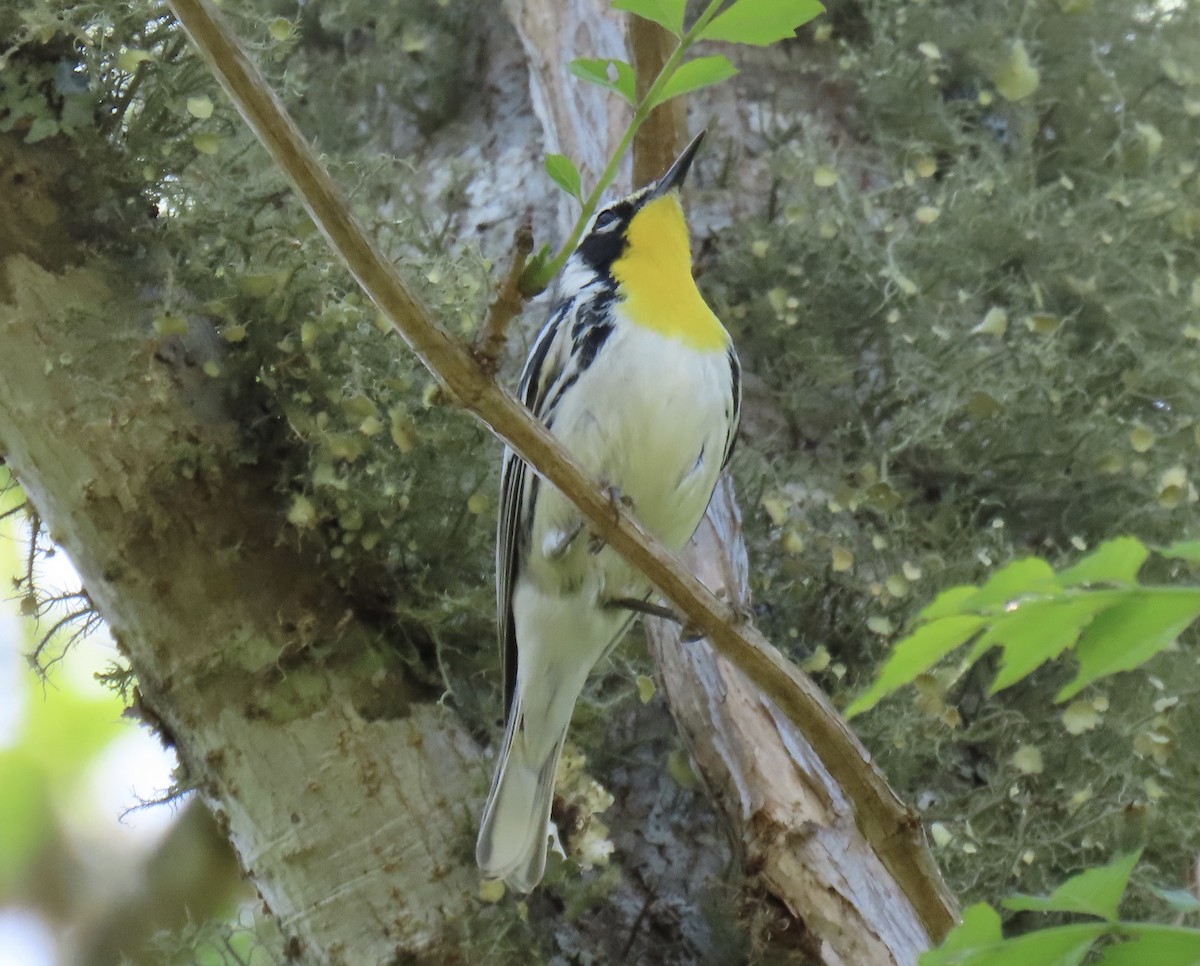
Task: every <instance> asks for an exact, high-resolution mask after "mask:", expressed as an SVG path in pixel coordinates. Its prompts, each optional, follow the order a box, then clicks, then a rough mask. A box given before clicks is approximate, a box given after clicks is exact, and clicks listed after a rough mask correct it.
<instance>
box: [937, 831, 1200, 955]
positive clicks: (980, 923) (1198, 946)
mask: <svg viewBox="0 0 1200 966" xmlns="http://www.w3.org/2000/svg"><path fill="white" fill-rule="evenodd" d="M1138 857H1139V853H1138V852H1133V853H1130V854H1129V855H1126V856H1123V857H1121V858H1118V859H1116V860H1115V861H1113V862H1111V863H1110V864H1108V865H1105V866H1100V867H1098V868H1093V869H1086V870H1084V871H1083V872H1081V873H1079V874H1078V875H1076V876H1073V877H1072V878H1070V879H1068V880H1067V881H1066V882H1064V883H1063V884H1062V885H1060V886H1059V887H1058V888H1057V889H1055V890H1054V892H1053V893H1052V894H1051V895H1049V896H1045V897H1034V896H1013V897H1011V898H1009V899H1005V900H1004V903H1003V905H1004V907H1005V908H1007V909H1011V910H1016V911H1035V912H1052V913H1074V914H1080V915H1085V916H1095V917H1097V918H1099V919H1101V920H1103V922H1099V923H1080V924H1075V925H1066V926H1056V927H1050V928H1046V929H1039V930H1036V931H1033V932H1030V933H1027V934H1026V935H1023V936H1018V937H1015V938H1008V939H1005V938H1003V936H1002V933H1001V926H1000V916H999V915H998V914H997V913H996V911H995V910H994V909H993V908H992V907H991V906H989V905H987V904H986V903H978V904H976V905H974V906H971V907H970V908H968V909H966V910H964V912H963V921H962V923H961V924H960V925H959V926H957V927H956V928H955V929H954V930H953V931H952V932H951V933H950V935H949V936H947V937H946V941H945V942H944V943H943V944H942V945H941V947H940V948H938V949H936V950H933V951H931V952H927V953H925V954H924V955H922V956H921V966H1076V964H1078V963H1082V962H1083V961H1084V959H1085V958H1086V957H1087V956H1088V954H1089V953H1091V952H1093V950H1096V953H1097V957H1098V958H1092V959H1090V960H1089V962H1094V963H1098V964H1104V966H1133V964H1135V963H1154V964H1155V966H1191V964H1194V963H1195V962H1196V961H1197V959H1200V930H1198V929H1188V928H1184V927H1181V926H1178V925H1176V926H1159V925H1153V924H1150V923H1139V922H1122V921H1120V920H1119V919H1118V916H1117V907H1118V906H1119V905H1120V903H1121V899H1122V897H1123V896H1124V895H1125V891H1126V889H1127V888H1128V885H1129V876H1130V873H1132V871H1133V867H1134V865H1135V864H1136V863H1137V861H1138ZM1105 939H1107V940H1108V943H1106V944H1104V945H1099V946H1098V944H1099V943H1101V941H1102V940H1105Z"/></svg>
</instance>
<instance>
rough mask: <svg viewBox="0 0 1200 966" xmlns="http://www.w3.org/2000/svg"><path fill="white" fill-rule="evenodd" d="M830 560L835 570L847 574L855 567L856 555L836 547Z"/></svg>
mask: <svg viewBox="0 0 1200 966" xmlns="http://www.w3.org/2000/svg"><path fill="white" fill-rule="evenodd" d="M830 558H831V563H832V564H833V569H834V571H835V572H837V573H845V572H846V571H848V570H850V569H851V568H852V567H853V566H854V554H853V553H851V552H850V551H849V550H848V549H847V548H845V547H841V546H838V547H834V548H833V550H832V552H831V554H830Z"/></svg>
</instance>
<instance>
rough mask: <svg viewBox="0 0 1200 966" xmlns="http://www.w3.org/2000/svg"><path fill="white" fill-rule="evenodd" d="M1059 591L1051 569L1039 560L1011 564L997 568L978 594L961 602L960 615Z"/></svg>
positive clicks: (1027, 558) (1027, 559)
mask: <svg viewBox="0 0 1200 966" xmlns="http://www.w3.org/2000/svg"><path fill="white" fill-rule="evenodd" d="M1058 588H1059V583H1058V577H1057V576H1056V575H1055V573H1054V568H1053V567H1051V566H1050V565H1049V564H1048V563H1046V561H1044V560H1042V559H1041V558H1040V557H1026V558H1025V559H1024V560H1014V561H1013V562H1012V563H1010V564H1008V565H1007V566H1005V567H1001V568H1000V569H999V570H997V571H996V572H995V573H994V574H992V576H991V577H989V578H988V579H987V582H986V583H985V584H984V585H983V586H982V587H980V588H979V593H977V594H975V595H974V596H973V597H971V598H970V599H969V600H965V601H963V602H962V609H963V610H964V611H981V610H986V609H988V608H990V607H997V606H1002V605H1005V604H1009V603H1011V602H1012V601H1014V600H1017V599H1018V598H1020V597H1026V596H1028V595H1030V594H1045V593H1048V592H1051V591H1054V590H1057V589H1058Z"/></svg>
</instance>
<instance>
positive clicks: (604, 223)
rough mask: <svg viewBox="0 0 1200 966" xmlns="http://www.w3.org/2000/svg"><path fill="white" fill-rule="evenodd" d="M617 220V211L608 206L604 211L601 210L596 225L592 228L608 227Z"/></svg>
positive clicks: (595, 229) (597, 229) (594, 229)
mask: <svg viewBox="0 0 1200 966" xmlns="http://www.w3.org/2000/svg"><path fill="white" fill-rule="evenodd" d="M616 220H617V213H616V212H615V211H613V210H612V209H611V208H606V209H605V210H604V211H602V212H600V214H598V215H597V216H596V223H595V224H594V225H592V230H593V231H599V230H601V229H604V228H607V227H608V226H609V225H611V224H612V223H613V222H614V221H616Z"/></svg>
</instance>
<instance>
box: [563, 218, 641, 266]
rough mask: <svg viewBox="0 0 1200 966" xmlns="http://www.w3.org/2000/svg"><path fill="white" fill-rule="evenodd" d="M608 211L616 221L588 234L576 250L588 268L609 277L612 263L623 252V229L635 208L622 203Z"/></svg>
mask: <svg viewBox="0 0 1200 966" xmlns="http://www.w3.org/2000/svg"><path fill="white" fill-rule="evenodd" d="M609 210H610V211H611V212H612V213H613V214H614V215H616V216H617V220H616V221H614V222H612V223H611V224H609V225H606V226H604V228H603V229H601V230H599V231H595V230H594V231H591V232H589V233H588V234H587V235H586V236H585V237H584V239H583V241H581V242H580V243H579V248H578V249H577V251H578V252H579V254H580V255H581V256H582V257H583V260H584V261H585V262H587V264H588V266H589V267H590V268H591V269H592V270H593V271H595V272H596V273H597V274H599V275H609V274H610V273H611V269H612V263H613V262H615V261H616V260H617V259H618V258H620V257H621V252H623V251H624V250H625V228H626V227H627V226H628V224H629V219H630V218H632V217H633V213H634V210H635V208H634V205H633V204H632V203H631V202H629V201H622V202H619V203H617V204H615V205H613V206H612V208H610V209H609Z"/></svg>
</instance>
